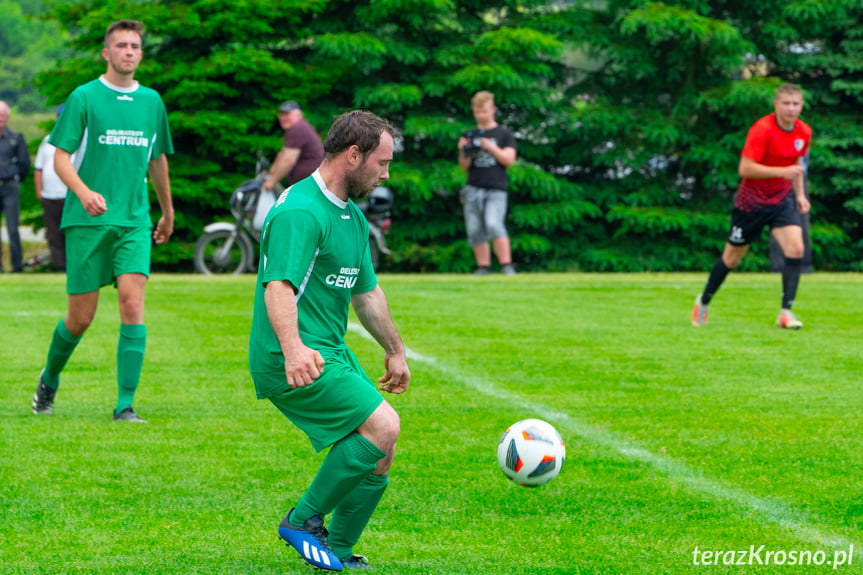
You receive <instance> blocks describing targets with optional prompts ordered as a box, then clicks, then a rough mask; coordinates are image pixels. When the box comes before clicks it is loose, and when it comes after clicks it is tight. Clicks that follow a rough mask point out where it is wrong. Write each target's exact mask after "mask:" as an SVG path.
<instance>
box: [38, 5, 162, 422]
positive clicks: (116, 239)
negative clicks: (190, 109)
mask: <svg viewBox="0 0 863 575" xmlns="http://www.w3.org/2000/svg"><path fill="white" fill-rule="evenodd" d="M143 32H144V25H143V24H142V23H140V22H136V21H133V20H119V21H117V22H114V23H113V24H111V25H110V26H109V27H108V30H107V32H106V33H105V42H104V48H103V49H102V57H104V58H105V61H106V62H107V64H108V66H107V71H106V72H105V74H104V75H102V76H100V77H99V78H98V79H96V80H93V81H92V82H89V83H87V84H84V85H82V86H79V87H78V88H76V89H75V90H74V91H73V92H72V94H71V95H70V96H69V99H68V100H67V101H66V105H65V107H64V108H63V114H62V115H61V116H60V118H59V120H58V122H57V125H56V126H55V127H54V130H53V132H52V133H51V136H50V138H49V141H50V142H51V144H53V145H54V146H56V147H57V152H56V154H55V156H54V171H56V172H57V175H58V176H59V177H60V179H61V180H62V181H63V183H64V184H66V185H67V186H68V187H69V190H70V191H71V192H73V193H72V194H69V195H68V197H67V199H66V204H65V206H64V207H63V218H62V223H61V229H62V230H63V231H64V233H65V234H66V260H67V261H66V292H67V293H68V294H69V297H68V312H67V314H66V317H65V318H63V319H62V320H61V321H60V323H58V324H57V327H56V328H55V329H54V335H53V338H52V340H51V345H50V347H49V349H48V359H47V362H46V364H45V368H44V369H43V370H42V374H41V375H40V376H39V384H38V386H37V388H36V394H35V395H34V396H33V404H32V408H33V413H34V414H51V413H53V410H54V396H55V394H56V392H57V387H58V386H59V385H60V372H61V371H62V370H63V368H64V367H65V365H66V362H67V361H68V360H69V357H70V356H71V355H72V352H73V351H74V350H75V347H76V346H77V345H78V342H79V341H80V339H81V337H82V336H83V334H84V332H85V331H86V330H87V328H88V327H89V326H90V323H91V322H92V321H93V317H94V316H95V315H96V307H97V304H98V302H99V288H101V287H102V286H105V285H108V284H112V283H113V284H114V285H116V287H117V292H118V296H119V307H120V322H121V324H120V338H119V343H118V345H117V387H118V393H117V396H118V397H117V405H116V407H115V408H114V415H113V418H114V420H119V421H133V422H143V421H144V420H142V419H141V418H140V417H138V415H137V414H136V413H135V411H134V410H133V409H132V399H133V397H134V395H135V391H136V389H137V388H138V381H139V380H140V378H141V367H142V365H143V362H144V349H145V347H146V340H147V330H146V328H145V326H144V291H145V288H146V285H147V277H148V276H149V275H150V247H151V243H152V241H153V240H155V242H156V243H157V244H161V243H165V242H166V241H168V238H170V237H171V234H172V233H173V231H174V206H173V204H172V202H171V186H170V181H169V177H168V160H167V157H166V155H165V154H171V153H173V152H174V149H173V145H172V143H171V132H170V129H169V128H168V116H167V113H166V111H165V105H164V104H163V103H162V98H161V97H160V96H159V94H158V93H156V92H155V91H154V90H151V89H150V88H145V87H144V86H141V85H140V84H138V82H137V81H136V80H135V70H136V69H137V68H138V65H139V64H140V63H141V57H142V54H143V52H142V36H143ZM73 153H74V154H75V160H74V164H73V163H72V160H71V158H72V154H73ZM148 175H149V178H150V181H152V182H153V187H154V188H155V190H156V195H157V197H158V199H159V205H160V207H161V209H162V217H161V218H160V219H159V222H158V224H157V225H156V229H155V230H153V229H152V228H153V225H152V222H151V220H150V202H149V199H148V197H147V176H148Z"/></svg>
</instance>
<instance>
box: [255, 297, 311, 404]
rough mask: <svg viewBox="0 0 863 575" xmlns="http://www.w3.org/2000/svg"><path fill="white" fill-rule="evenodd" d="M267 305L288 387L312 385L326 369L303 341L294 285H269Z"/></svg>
mask: <svg viewBox="0 0 863 575" xmlns="http://www.w3.org/2000/svg"><path fill="white" fill-rule="evenodd" d="M264 303H265V304H266V306H267V317H268V318H269V320H270V326H272V328H273V332H274V333H275V334H276V338H277V339H278V340H279V345H280V346H281V348H282V353H283V354H284V356H285V376H286V377H287V379H288V385H289V386H290V387H291V389H295V388H297V387H305V386H307V385H311V384H312V383H313V382H314V380H316V379H317V378H318V376H320V375H321V372H323V370H324V358H323V357H321V354H320V353H318V352H317V351H316V350H314V349H311V348H309V347H306V345H305V344H304V343H303V340H302V339H300V331H299V328H298V327H297V326H298V322H297V301H296V293H295V292H294V286H293V285H291V282H288V281H273V282H269V283H268V284H267V287H266V289H265V290H264Z"/></svg>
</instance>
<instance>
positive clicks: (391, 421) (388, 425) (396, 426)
mask: <svg viewBox="0 0 863 575" xmlns="http://www.w3.org/2000/svg"><path fill="white" fill-rule="evenodd" d="M381 423H382V426H381V432H382V433H383V435H384V436H385V437H386V438H387V440H388V441H390V442H392V443H395V442H396V440H397V439H398V438H399V434H400V433H401V431H402V424H401V419H400V418H399V414H398V413H396V411H395V410H394V409H393V408H390V409H389V410H388V412H387V414H386V415H385V417H384V418H383V420H382V422H381Z"/></svg>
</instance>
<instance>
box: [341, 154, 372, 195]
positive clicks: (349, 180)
mask: <svg viewBox="0 0 863 575" xmlns="http://www.w3.org/2000/svg"><path fill="white" fill-rule="evenodd" d="M365 166H366V164H365V162H363V164H362V165H361V166H359V167H357V168H355V169H354V170H352V171H350V172H348V173H347V174H345V193H347V195H348V197H349V198H350V199H352V200H362V199H364V198H366V197H367V196H368V195H369V194H370V193H372V190H373V189H375V186H377V185H378V183H379V182H380V180H379V179H378V178H372V177H368V176H366V177H364V175H365V174H364V173H363V172H364V171H365V170H364V169H363V168H365Z"/></svg>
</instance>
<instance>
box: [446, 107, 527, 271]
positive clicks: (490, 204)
mask: <svg viewBox="0 0 863 575" xmlns="http://www.w3.org/2000/svg"><path fill="white" fill-rule="evenodd" d="M471 106H472V107H473V117H474V118H475V119H476V130H470V131H468V132H464V133H463V134H462V137H461V138H460V139H459V141H458V150H459V156H458V164H459V166H461V169H462V170H464V171H466V172H467V174H468V175H467V185H466V186H465V187H464V188H463V189H462V190H461V194H460V195H461V202H462V204H463V205H464V223H465V227H466V228H467V240H468V243H469V244H470V245H471V247H472V248H473V255H474V257H475V258H476V264H477V269H476V271H475V272H474V275H488V274H490V273H491V250H490V249H489V246H488V242H489V240H491V242H492V245H493V246H494V254H495V256H496V257H497V261H498V263H500V266H501V271H502V272H503V273H504V274H505V275H510V276H512V275H515V266H514V265H513V263H512V250H511V248H510V244H509V236H508V235H507V233H506V227H504V218H505V217H506V204H507V189H508V188H509V178H508V176H507V173H506V169H507V168H509V167H510V166H512V165H513V164H515V158H516V149H515V136H514V135H513V134H512V132H510V131H509V130H508V129H507V128H505V127H504V126H500V125H498V123H497V122H496V121H495V113H496V112H497V108H495V106H494V94H492V93H491V92H486V91H481V92H477V93H476V94H474V97H473V98H472V99H471Z"/></svg>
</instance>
